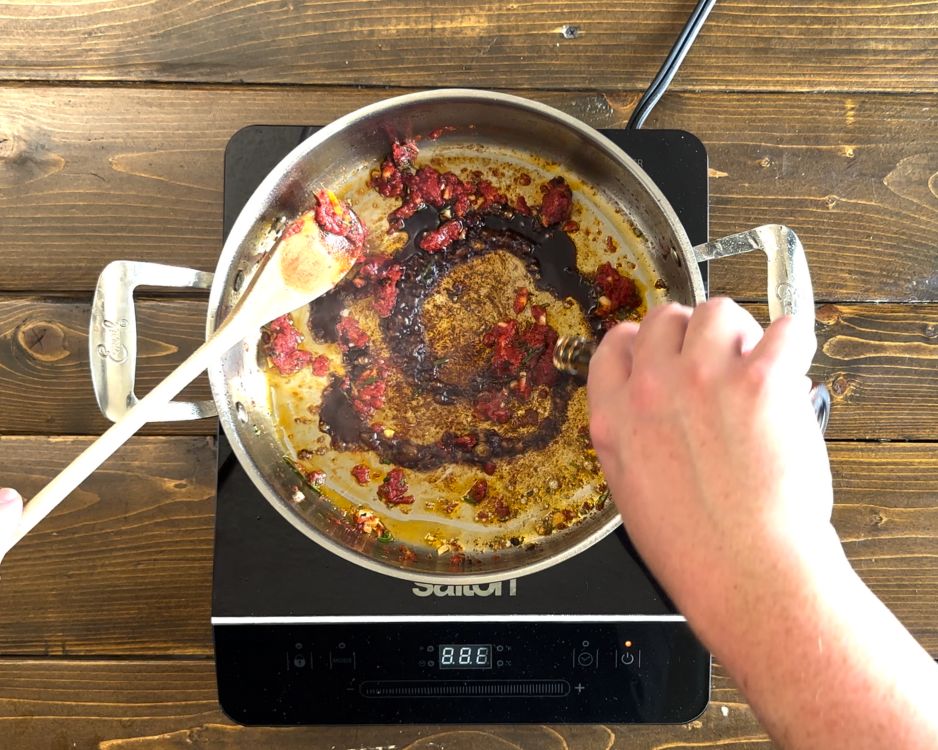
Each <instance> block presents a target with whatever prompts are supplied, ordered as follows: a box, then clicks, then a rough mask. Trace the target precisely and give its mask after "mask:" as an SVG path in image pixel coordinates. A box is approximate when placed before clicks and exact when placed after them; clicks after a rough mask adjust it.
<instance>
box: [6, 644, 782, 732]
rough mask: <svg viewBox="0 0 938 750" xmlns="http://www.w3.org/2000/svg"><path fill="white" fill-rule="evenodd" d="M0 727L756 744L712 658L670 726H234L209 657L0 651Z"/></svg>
mask: <svg viewBox="0 0 938 750" xmlns="http://www.w3.org/2000/svg"><path fill="white" fill-rule="evenodd" d="M0 733H2V736H3V738H4V741H5V742H7V743H9V744H5V745H3V747H4V748H6V747H9V748H11V749H12V748H17V750H59V748H64V747H68V748H70V749H72V748H74V750H92V748H93V749H94V750H188V749H189V748H191V747H193V746H198V747H210V748H213V749H214V748H217V749H219V750H238V749H239V748H260V747H276V748H278V750H301V749H302V750H309V749H311V748H312V749H314V750H442V749H443V748H445V750H480V749H484V750H625V749H626V748H628V750H643V749H646V748H647V749H648V750H651V749H652V748H655V749H660V750H664V748H673V747H693V748H701V750H703V749H704V748H708V747H714V748H716V747H726V746H731V747H733V748H734V749H736V748H739V749H740V750H748V749H749V748H752V749H753V750H765V749H766V748H767V747H768V739H767V737H766V736H765V734H764V733H763V731H762V729H761V727H760V726H759V724H758V722H757V721H756V719H755V717H754V716H753V714H752V711H751V710H750V709H749V707H748V706H747V705H746V703H745V702H744V700H743V699H742V697H741V696H740V694H739V692H738V691H737V690H736V688H735V686H734V685H733V684H732V682H731V681H730V680H729V679H728V678H727V677H726V675H725V674H724V673H723V671H722V669H721V668H720V667H719V665H717V666H716V667H715V672H714V680H713V693H712V698H711V703H710V705H709V706H708V708H707V709H706V710H705V711H704V713H703V714H702V715H701V716H700V717H699V718H698V719H697V720H695V721H692V722H690V723H688V724H677V725H672V726H601V725H592V726H590V725H587V726H539V725H499V726H486V725H479V726H455V727H444V726H375V727H372V726H364V725H362V726H353V727H302V728H292V727H291V728H264V727H240V726H236V725H234V724H232V722H231V721H230V720H229V719H227V718H226V717H225V716H224V715H223V714H222V712H221V710H220V709H219V707H218V703H217V695H216V690H215V673H214V667H213V665H212V663H211V661H208V660H198V661H196V660H179V661H170V662H165V661H164V662H153V661H123V660H121V661H108V660H94V661H69V660H59V659H44V660H26V659H15V660H12V659H6V660H0Z"/></svg>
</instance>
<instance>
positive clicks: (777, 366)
mask: <svg viewBox="0 0 938 750" xmlns="http://www.w3.org/2000/svg"><path fill="white" fill-rule="evenodd" d="M815 351H817V339H816V338H815V336H814V331H813V329H809V328H808V327H807V326H806V325H805V324H804V322H803V321H801V320H796V319H795V318H793V317H792V316H790V315H786V316H784V317H782V318H778V319H777V320H775V321H773V322H772V323H771V324H770V325H769V327H768V328H767V329H766V331H765V335H764V336H763V337H762V340H761V341H760V342H759V343H758V344H756V346H755V348H754V349H753V350H752V353H751V354H750V355H749V356H750V357H751V358H752V361H753V362H754V363H761V364H762V365H763V366H764V367H766V368H767V370H768V371H770V372H773V373H776V374H779V375H783V376H797V377H800V376H802V375H805V374H806V373H807V372H808V368H810V367H811V361H812V360H813V359H814V353H815Z"/></svg>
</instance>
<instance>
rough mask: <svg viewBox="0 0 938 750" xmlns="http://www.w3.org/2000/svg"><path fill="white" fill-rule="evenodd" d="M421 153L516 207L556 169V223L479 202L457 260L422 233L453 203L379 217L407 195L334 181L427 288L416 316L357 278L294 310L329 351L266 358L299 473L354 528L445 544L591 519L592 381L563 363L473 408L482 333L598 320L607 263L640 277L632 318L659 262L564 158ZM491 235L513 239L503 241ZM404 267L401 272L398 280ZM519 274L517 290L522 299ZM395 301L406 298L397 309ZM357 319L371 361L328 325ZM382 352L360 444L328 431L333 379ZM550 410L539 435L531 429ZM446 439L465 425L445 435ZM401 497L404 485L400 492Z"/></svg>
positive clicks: (306, 333)
mask: <svg viewBox="0 0 938 750" xmlns="http://www.w3.org/2000/svg"><path fill="white" fill-rule="evenodd" d="M427 165H428V166H431V167H433V168H434V169H436V170H437V171H438V172H440V173H443V172H447V171H448V172H452V173H454V174H456V175H457V176H458V177H459V178H460V179H461V180H462V181H464V182H466V183H468V182H470V181H479V180H481V179H484V180H486V181H488V182H489V183H490V184H491V185H492V186H493V187H494V188H495V189H496V190H497V191H498V192H501V193H503V194H504V195H506V196H508V198H509V200H510V201H511V205H516V206H517V205H522V206H524V205H527V206H532V207H536V206H538V205H539V204H540V201H541V199H542V197H543V195H542V191H541V186H542V185H545V184H546V183H548V182H549V181H550V180H551V179H553V178H555V177H557V176H563V177H564V179H565V180H566V183H567V184H568V185H569V187H570V188H571V189H572V194H573V204H572V211H571V212H570V216H569V219H568V220H567V221H566V222H565V223H564V227H566V231H563V228H560V227H553V228H551V230H550V231H548V230H547V229H546V228H545V227H544V226H543V225H542V224H540V223H539V222H538V219H537V216H536V214H534V215H532V216H527V215H525V214H523V213H521V212H518V213H517V214H515V215H513V216H512V215H511V214H506V213H505V212H503V211H502V212H493V213H489V214H486V215H485V216H484V217H483V224H484V230H485V231H482V230H480V232H481V234H479V235H478V236H479V237H482V236H484V237H486V238H488V239H487V242H488V245H487V246H485V247H479V248H476V249H475V250H473V249H472V248H470V249H468V250H467V251H466V252H465V257H464V258H462V259H457V260H454V259H453V258H451V257H450V255H449V254H448V253H447V251H441V252H440V253H439V254H438V258H437V259H434V257H433V255H432V254H429V253H426V252H424V251H423V250H420V249H419V248H418V247H417V245H416V241H417V240H418V239H419V238H420V237H421V236H422V233H423V232H424V231H426V230H432V229H435V228H436V227H437V226H438V225H439V224H440V222H441V221H446V220H447V219H450V218H452V217H451V215H447V214H446V213H445V212H446V209H445V208H444V209H443V213H442V214H441V212H439V211H436V210H434V209H428V208H424V209H422V210H420V211H418V212H417V213H416V214H414V216H412V217H410V218H409V219H408V220H407V221H406V222H405V226H404V230H403V231H397V232H391V233H388V215H389V214H390V213H391V212H392V211H394V210H395V209H397V208H399V207H400V205H401V200H400V199H399V198H398V199H393V198H386V197H383V196H381V195H379V194H378V193H377V192H376V191H375V190H374V189H373V188H372V187H371V186H369V184H368V183H367V180H366V178H364V177H363V178H361V179H359V180H357V181H356V182H354V183H352V184H350V185H349V186H347V189H346V191H345V193H344V194H343V195H342V197H343V198H344V199H345V200H347V201H348V202H349V203H350V204H351V206H352V208H353V209H354V210H355V211H356V213H358V215H359V216H360V218H361V219H362V220H363V222H364V223H365V225H366V226H367V227H368V228H369V239H368V252H369V254H370V255H371V256H372V257H380V258H393V259H394V261H400V262H401V263H402V264H409V265H410V266H413V264H414V263H425V264H426V268H424V267H423V266H421V271H420V272H421V274H424V277H423V278H420V276H419V275H414V274H416V271H414V272H413V273H412V278H411V282H412V286H413V287H414V288H418V287H419V286H420V285H419V284H415V283H413V282H416V281H419V282H421V283H422V284H423V286H424V288H423V289H422V291H421V292H420V295H418V296H420V299H419V305H418V304H417V303H416V302H415V306H414V309H412V310H409V311H407V315H409V316H410V317H407V315H403V313H401V314H400V316H399V317H398V318H394V317H393V316H392V317H391V318H390V320H391V321H392V322H394V323H397V322H400V327H399V328H394V327H393V326H392V325H390V324H389V323H388V317H387V316H385V317H384V318H382V316H381V315H379V313H378V312H376V309H375V300H374V297H373V296H372V295H369V294H359V293H353V290H352V288H351V287H350V288H349V289H348V291H349V293H348V294H343V293H342V292H341V290H337V293H335V294H334V295H333V297H332V298H331V299H328V300H324V301H323V302H321V303H314V305H313V320H311V318H310V309H309V308H304V309H300V310H297V311H295V312H294V313H293V314H292V315H291V318H292V322H293V325H294V326H295V328H296V330H297V331H298V332H299V333H300V334H301V335H302V336H303V340H302V341H301V342H300V344H299V346H300V347H301V348H302V349H305V350H306V351H308V352H310V353H311V354H312V355H314V356H315V357H324V358H325V360H326V361H328V368H327V369H328V373H327V374H326V375H324V376H319V375H316V374H315V373H314V372H313V370H312V369H311V368H309V367H307V368H304V369H302V370H300V371H299V372H296V373H294V374H292V375H288V376H284V375H281V374H280V373H279V372H277V371H276V370H275V369H274V368H268V370H267V377H268V382H269V385H270V399H271V409H272V413H273V414H274V415H275V418H276V422H277V424H278V426H279V430H280V437H281V441H282V443H283V445H284V448H285V452H286V455H287V456H288V457H289V459H290V460H291V461H292V462H294V464H295V465H296V467H297V469H298V471H299V472H300V473H301V474H303V475H304V476H306V477H307V478H308V479H309V480H310V481H311V482H312V483H313V484H314V485H317V488H318V490H319V491H320V493H321V494H322V495H323V496H324V497H326V498H327V499H328V500H330V501H331V502H332V503H334V504H335V505H336V506H337V507H339V508H340V509H342V510H345V511H347V512H348V516H349V519H350V522H351V523H356V524H357V525H358V526H359V528H360V529H361V531H362V533H363V534H370V535H375V536H380V537H382V538H386V539H390V538H394V539H397V540H400V541H402V542H406V543H408V544H411V545H414V546H416V547H419V548H426V547H429V548H431V549H435V550H436V551H437V552H438V553H439V554H454V555H462V554H465V553H470V554H471V553H472V552H481V551H485V550H491V549H498V548H501V547H507V546H515V545H524V544H528V543H530V542H536V541H537V540H538V539H539V538H542V537H543V536H545V535H549V534H551V533H556V532H558V531H561V530H563V529H565V528H569V527H571V526H573V525H576V524H580V523H583V522H584V521H588V519H590V518H592V517H594V516H596V515H597V514H598V513H599V511H600V509H601V507H602V505H603V503H604V497H605V484H604V482H603V479H602V475H601V472H600V470H599V465H598V462H597V461H596V457H595V455H594V453H593V451H592V449H591V448H590V446H589V437H588V414H587V406H586V392H585V387H584V386H583V385H582V384H581V383H576V382H573V381H570V380H568V379H567V378H566V376H563V377H561V378H560V379H559V380H558V382H557V383H556V384H555V385H552V386H551V387H546V386H541V387H539V388H534V389H532V390H531V392H530V394H529V395H528V396H527V398H526V399H524V402H523V405H522V404H520V402H519V403H514V407H515V408H514V413H513V414H512V416H511V418H510V419H509V420H507V421H504V422H498V421H496V422H490V421H486V420H485V419H480V417H479V412H478V409H477V408H473V402H472V395H473V394H477V392H478V390H479V388H480V387H484V386H480V385H479V373H480V372H484V371H486V368H487V367H490V365H491V361H492V351H491V347H487V346H486V345H485V344H484V343H483V339H484V338H485V335H486V332H487V331H490V330H492V329H493V327H494V326H497V325H498V323H499V322H501V321H510V320H516V321H519V326H522V327H523V326H524V325H527V324H528V323H526V322H525V321H531V320H532V318H533V315H534V312H533V311H537V312H538V314H542V312H543V317H545V318H546V321H547V323H548V324H549V325H550V326H551V327H552V328H553V329H554V330H555V331H556V332H558V333H559V334H560V335H581V336H595V335H597V333H598V332H601V326H598V325H597V318H596V316H595V315H590V314H589V313H591V312H593V313H595V301H596V299H598V296H599V295H598V293H597V291H596V290H595V288H590V285H591V284H593V281H592V280H593V279H594V277H595V275H596V272H597V269H598V268H600V267H601V266H602V265H603V264H605V263H609V264H611V265H612V266H613V267H614V268H615V269H616V271H617V272H618V273H619V274H621V275H623V276H627V277H629V278H631V279H633V280H634V281H635V282H636V285H637V287H638V289H639V290H640V292H641V303H640V304H639V305H638V306H637V307H636V308H635V309H633V310H631V311H630V312H629V315H630V316H631V317H635V318H639V317H641V315H642V314H643V312H644V309H645V308H646V306H647V305H648V304H649V303H650V302H653V298H654V296H657V295H659V294H660V292H659V291H658V290H657V289H656V284H655V281H656V278H655V275H654V272H653V270H652V269H651V268H650V266H648V265H646V264H644V263H642V262H641V259H642V258H644V257H645V256H646V253H645V251H644V249H643V245H642V239H641V238H640V236H639V235H638V234H637V233H636V231H635V230H634V229H633V227H632V226H631V225H630V223H629V222H628V221H627V220H625V219H624V218H623V216H622V214H621V209H619V210H617V207H615V206H613V205H611V203H610V202H609V201H607V200H606V199H605V198H604V197H603V196H602V195H601V194H600V193H599V192H597V191H596V190H594V189H592V188H591V187H590V186H588V185H585V184H583V183H582V182H579V181H578V180H577V179H576V178H575V177H574V176H571V175H570V174H569V172H566V171H565V170H562V169H561V168H560V166H559V165H556V164H551V163H548V162H545V161H542V160H537V159H535V158H532V157H523V156H521V155H519V154H517V153H515V152H509V151H504V150H497V149H493V148H491V147H488V146H481V145H479V144H452V143H447V142H445V141H441V142H435V143H430V144H429V145H428V146H426V147H424V148H423V149H422V151H421V154H420V157H419V159H418V161H417V165H416V166H427ZM519 199H521V200H520V202H519ZM485 232H488V233H487V234H486V233H485ZM499 236H502V237H505V238H508V239H505V240H504V241H501V242H500V241H499V240H498V239H497V238H498V237H499ZM466 241H467V242H468V241H469V237H468V235H467V239H466ZM478 241H479V242H481V241H482V240H481V239H480V240H478ZM518 248H521V250H519V249H518ZM525 248H529V249H530V251H531V252H530V253H528V251H527V250H526V249H525ZM532 253H533V262H532V257H531V254H532ZM418 256H419V257H418ZM424 256H425V257H424ZM444 258H447V259H448V260H446V261H445V262H444V260H443V259H444ZM434 264H435V265H434ZM426 269H429V270H426ZM406 279H407V277H406V276H405V281H404V282H398V283H400V284H401V285H402V286H406V283H405V282H406ZM519 290H526V295H524V296H525V299H524V300H523V302H524V305H523V307H521V306H520V304H519V302H520V301H519ZM591 295H592V296H591ZM405 301H406V300H405ZM591 305H592V309H590V308H591ZM402 307H406V306H405V305H402V304H400V300H399V304H398V305H397V308H396V311H397V312H395V314H398V312H399V310H400V308H402ZM519 308H520V309H519ZM349 318H351V319H352V320H353V321H354V322H355V325H356V326H357V328H358V330H360V332H361V333H362V334H363V335H364V337H366V338H367V341H368V346H367V348H366V349H365V348H363V349H362V350H361V351H362V352H366V354H360V353H359V354H358V355H357V356H358V357H359V358H361V357H367V358H368V362H366V363H365V364H362V363H361V361H359V360H352V359H351V358H350V355H349V345H348V342H347V341H345V342H344V343H345V350H344V351H343V347H342V346H340V342H339V340H337V337H336V336H335V335H334V332H333V333H332V334H331V335H330V333H329V329H330V326H331V327H332V329H333V331H334V327H335V326H336V323H337V322H338V321H340V320H342V319H349ZM535 322H536V321H535ZM599 322H601V321H599ZM311 331H316V332H317V334H318V335H313V333H311ZM414 331H417V333H419V334H421V335H420V336H417V335H416V334H415V333H414ZM389 334H390V335H389ZM402 346H403V348H404V351H401V348H402ZM353 351H354V352H358V351H359V350H357V349H355V350H353ZM375 362H378V363H385V365H386V366H385V368H384V370H383V371H382V372H381V378H382V379H383V382H384V392H383V403H382V404H381V405H380V406H378V407H377V408H375V409H374V410H373V413H371V414H370V415H369V418H368V420H367V421H368V423H369V429H370V428H371V427H373V428H374V431H373V434H372V435H371V436H370V438H369V440H370V441H371V442H370V443H369V444H368V445H370V447H368V445H364V444H362V441H355V440H352V441H349V440H346V439H344V438H342V436H341V435H338V436H337V430H341V429H342V420H341V419H340V417H339V416H337V411H336V410H337V407H336V404H335V403H334V402H336V401H337V399H338V398H340V397H341V393H339V395H338V396H337V395H336V394H337V393H338V392H339V391H340V390H341V388H340V387H339V384H341V383H342V382H343V381H344V382H346V383H348V382H349V381H350V380H352V379H354V378H359V379H361V376H362V373H364V374H366V375H367V373H368V372H369V370H368V369H367V368H368V367H373V365H374V363H375ZM395 363H396V364H397V365H401V363H404V364H403V366H395ZM421 368H423V369H421ZM319 369H320V371H322V370H323V368H322V367H320V368H319ZM421 372H422V373H424V374H426V373H427V372H430V373H432V379H430V380H429V381H428V382H427V384H425V385H426V387H415V381H414V376H415V374H418V375H419V374H420V373H421ZM362 382H365V381H364V380H363V381H362ZM419 385H420V384H419V382H418V386H419ZM512 386H513V387H517V379H516V380H514V381H512V383H511V384H509V386H508V387H512ZM366 387H367V386H363V388H366ZM347 390H348V389H347ZM353 390H354V389H353ZM345 408H346V411H348V407H347V405H346V407H345ZM519 414H520V415H521V418H519ZM352 416H354V415H352ZM359 417H360V415H359ZM551 420H553V421H551ZM359 421H361V420H359ZM544 425H547V426H548V427H549V429H548V430H547V434H548V436H549V440H545V439H544V438H543V435H542V434H539V432H538V431H539V430H543V429H544ZM346 426H347V425H346ZM358 427H359V429H360V427H361V425H360V424H359V425H358ZM491 432H496V433H497V434H498V440H497V441H494V443H493V440H491V439H490V440H489V442H488V443H485V445H484V446H483V447H485V448H486V450H489V451H491V450H492V444H494V445H495V447H496V448H497V449H499V450H502V452H501V453H499V452H498V450H496V451H495V452H494V453H492V454H491V460H486V459H487V456H486V455H485V454H484V451H483V454H482V455H475V453H474V451H478V450H479V444H478V443H477V444H475V445H471V444H470V443H471V439H470V437H471V436H473V435H480V434H487V433H491ZM453 439H457V440H459V439H462V440H464V442H463V443H462V444H459V445H460V447H459V448H458V449H456V450H455V451H454V449H453V447H452V444H451V441H452V440H453ZM447 440H449V441H450V444H449V447H448V448H446V449H444V448H442V447H441V443H446V441H447ZM337 442H338V443H339V444H340V445H338V446H337ZM356 442H357V443H358V444H353V443H356ZM366 442H367V441H366ZM506 445H507V449H505V448H506ZM463 448H465V454H466V455H465V458H466V459H467V460H446V459H451V458H452V457H453V456H456V457H457V458H461V457H463V452H461V451H462V449H463ZM392 459H393V460H392ZM398 465H405V468H404V469H403V474H402V476H403V479H404V483H405V487H406V489H405V490H404V491H403V494H401V493H398V494H397V495H396V496H394V495H390V496H389V494H388V492H387V491H384V493H383V497H382V492H380V491H379V488H381V487H382V485H385V484H387V481H388V478H389V477H390V476H391V472H392V471H393V470H395V468H396V467H397V466H398ZM398 476H399V477H400V476H401V474H398ZM391 478H392V479H393V477H391ZM483 484H484V487H485V492H484V495H483V496H482V497H481V498H480V497H478V496H479V495H480V494H481V493H480V492H478V491H477V490H478V487H480V486H482V485H483ZM474 491H475V492H474ZM402 497H403V498H404V499H407V498H413V500H412V502H397V501H398V500H400V499H401V498H402ZM389 498H390V500H391V502H389Z"/></svg>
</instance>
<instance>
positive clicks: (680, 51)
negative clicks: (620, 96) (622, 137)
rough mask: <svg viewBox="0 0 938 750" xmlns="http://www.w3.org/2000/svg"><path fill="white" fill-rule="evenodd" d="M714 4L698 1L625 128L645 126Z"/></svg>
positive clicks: (706, 0)
mask: <svg viewBox="0 0 938 750" xmlns="http://www.w3.org/2000/svg"><path fill="white" fill-rule="evenodd" d="M715 2H716V0H700V2H698V3H697V6H696V7H695V8H694V10H693V12H692V13H691V14H690V18H688V19H687V23H686V24H684V28H683V29H681V33H680V34H679V35H678V38H677V40H676V41H675V42H674V46H673V47H671V51H670V52H669V53H668V56H667V57H666V58H665V61H664V62H663V63H662V65H661V68H660V69H659V70H658V74H657V75H656V76H655V77H654V80H652V82H651V84H650V85H649V86H648V88H647V89H646V90H645V93H644V94H642V98H641V99H639V100H638V104H636V105H635V109H634V110H632V116H631V117H629V122H628V124H627V125H626V128H628V129H629V130H637V129H638V128H640V127H642V125H644V124H645V119H646V118H647V117H648V115H649V114H651V110H652V109H654V107H655V105H656V104H657V103H658V100H659V99H660V98H661V96H662V95H663V94H664V92H665V91H667V90H668V86H670V85H671V81H672V80H674V76H675V74H676V73H677V70H678V68H680V67H681V63H682V62H684V58H685V57H686V56H687V53H688V52H689V51H690V48H691V47H692V46H693V44H694V40H695V39H697V34H699V33H700V29H701V27H702V26H703V25H704V21H706V20H707V16H709V15H710V11H711V10H712V9H713V4H714V3H715Z"/></svg>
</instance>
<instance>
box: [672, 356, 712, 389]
mask: <svg viewBox="0 0 938 750" xmlns="http://www.w3.org/2000/svg"><path fill="white" fill-rule="evenodd" d="M715 380H716V377H715V374H714V371H713V367H711V366H709V365H708V364H707V363H705V362H701V361H700V360H698V359H692V360H690V361H689V362H687V363H685V365H684V367H683V368H682V371H681V379H680V382H681V385H682V386H683V390H684V391H685V392H688V393H689V395H690V396H691V397H694V396H696V395H697V394H699V393H700V392H701V391H706V390H709V389H710V388H711V387H712V386H713V384H714V381H715Z"/></svg>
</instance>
